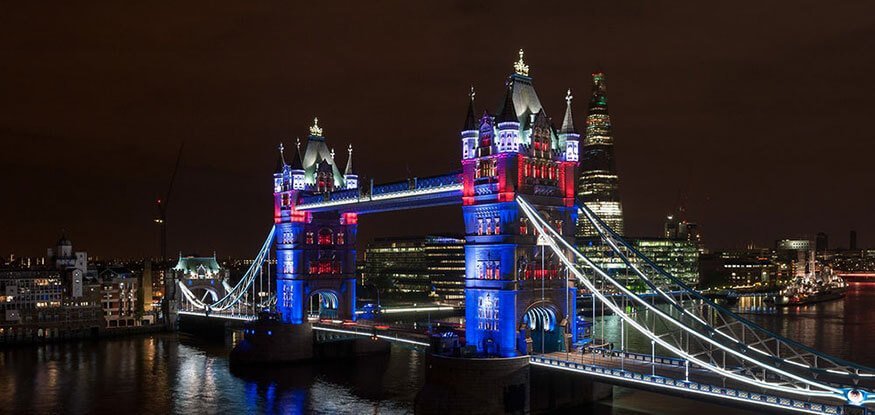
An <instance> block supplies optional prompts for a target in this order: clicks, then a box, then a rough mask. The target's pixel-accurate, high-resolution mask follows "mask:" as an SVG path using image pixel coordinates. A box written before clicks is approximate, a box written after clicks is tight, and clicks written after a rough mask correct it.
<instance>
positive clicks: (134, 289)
mask: <svg viewBox="0 0 875 415" xmlns="http://www.w3.org/2000/svg"><path fill="white" fill-rule="evenodd" d="M98 279H99V281H100V303H101V306H102V308H103V319H104V322H105V326H106V327H108V328H114V327H133V326H140V325H142V324H143V320H142V318H143V317H144V315H143V305H142V304H141V303H140V302H139V301H138V300H139V298H140V296H139V292H140V284H141V281H140V280H139V279H138V278H137V276H136V275H134V272H133V271H131V270H130V269H128V268H125V267H109V268H105V269H103V270H101V271H100V272H99V273H98ZM150 323H154V320H153V319H151V318H147V319H146V324H150Z"/></svg>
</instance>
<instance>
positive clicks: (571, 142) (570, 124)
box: [559, 89, 580, 161]
mask: <svg viewBox="0 0 875 415" xmlns="http://www.w3.org/2000/svg"><path fill="white" fill-rule="evenodd" d="M573 98H574V97H573V96H571V89H568V91H567V92H566V93H565V119H563V120H562V128H561V129H560V130H559V148H560V149H563V148H564V149H565V151H564V153H565V161H579V160H580V156H579V154H580V134H578V133H577V129H575V128H574V118H573V115H572V112H571V100H572V99H573Z"/></svg>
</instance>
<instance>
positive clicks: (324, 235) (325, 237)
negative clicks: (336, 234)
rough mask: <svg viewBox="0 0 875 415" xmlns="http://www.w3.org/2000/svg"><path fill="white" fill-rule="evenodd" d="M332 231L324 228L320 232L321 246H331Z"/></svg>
mask: <svg viewBox="0 0 875 415" xmlns="http://www.w3.org/2000/svg"><path fill="white" fill-rule="evenodd" d="M331 243H332V242H331V229H328V228H322V229H320V230H319V245H331Z"/></svg>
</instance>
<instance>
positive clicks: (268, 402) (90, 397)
mask: <svg viewBox="0 0 875 415" xmlns="http://www.w3.org/2000/svg"><path fill="white" fill-rule="evenodd" d="M872 304H875V285H851V286H850V288H849V291H848V294H847V296H846V298H844V299H842V300H838V301H832V302H828V303H821V304H816V305H812V306H807V307H801V308H791V309H785V310H778V311H777V312H770V313H764V312H760V311H757V310H755V309H753V312H751V313H748V314H745V315H746V316H748V317H749V318H751V319H752V320H754V321H756V322H758V323H760V324H762V325H764V326H766V327H768V328H770V329H772V330H775V331H777V332H778V333H780V334H782V335H784V336H787V337H790V338H793V339H795V340H798V341H801V342H803V343H805V344H807V345H810V346H813V347H815V348H816V349H819V350H822V351H824V352H827V353H830V354H834V355H837V356H839V357H842V358H846V359H849V360H852V361H854V362H857V363H860V364H863V365H866V366H875V348H873V347H871V345H872V344H873V342H875V309H873V307H872ZM740 306H741V307H743V308H746V309H747V308H751V307H749V306H750V305H749V304H745V302H744V300H743V301H742V302H741V304H740ZM751 309H752V308H751ZM606 319H607V321H606V322H605V323H606V324H605V327H606V330H610V329H611V326H612V325H614V323H615V321H612V320H610V319H616V317H615V316H609V317H606ZM629 342H630V344H631V345H634V343H635V342H636V339H635V338H634V337H630V339H629ZM231 343H232V342H230V341H229V342H224V343H223V342H221V341H218V342H216V341H206V340H201V339H198V338H194V337H190V336H187V335H184V334H178V335H177V334H171V333H167V334H156V335H148V336H137V337H129V338H117V339H104V340H100V341H85V342H78V343H63V344H51V345H44V346H36V347H15V348H8V349H4V350H2V351H0V402H3V403H4V405H5V406H4V407H2V408H0V412H4V413H6V412H8V413H36V414H48V413H71V414H85V413H119V412H123V413H176V414H195V413H290V414H296V413H324V414H333V413H349V414H363V413H370V414H403V413H412V412H413V400H414V398H415V396H416V393H417V391H418V390H419V388H420V387H421V386H422V383H423V379H424V373H423V370H424V368H423V361H424V359H423V356H422V354H421V353H419V352H416V351H413V350H409V349H404V348H401V347H393V349H392V353H391V355H383V356H375V357H368V358H363V359H358V360H355V361H345V362H335V363H325V362H320V363H318V364H315V363H314V364H303V365H295V366H286V367H282V366H281V367H272V368H257V369H256V368H252V369H251V370H247V371H243V372H237V371H235V372H231V371H230V370H229V367H228V360H227V355H228V351H229V349H230V347H231ZM703 411H707V412H708V413H709V415H716V414H738V413H746V412H743V411H739V410H737V409H733V408H725V407H720V406H714V405H709V404H703V403H699V402H693V401H688V400H684V399H678V398H670V397H665V396H661V395H655V394H651V393H647V392H640V391H634V390H630V389H624V388H615V390H614V399H613V401H612V402H611V401H609V402H602V403H597V404H594V405H592V406H591V407H587V408H582V410H577V411H575V413H592V414H661V413H672V414H696V415H699V414H701V413H702V412H703Z"/></svg>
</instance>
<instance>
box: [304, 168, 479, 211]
mask: <svg viewBox="0 0 875 415" xmlns="http://www.w3.org/2000/svg"><path fill="white" fill-rule="evenodd" d="M461 203H462V175H461V173H459V172H456V173H450V174H442V175H438V176H430V177H422V178H418V177H413V178H410V179H407V180H402V181H397V182H392V183H385V184H380V185H374V183H373V181H372V182H371V184H370V186H369V187H367V188H364V189H349V190H340V191H336V192H329V193H324V194H318V195H313V196H305V197H303V198H302V200H301V202H300V203H299V204H298V205H297V206H296V207H295V210H297V211H301V212H325V211H338V212H356V213H359V214H363V213H377V212H388V211H393V210H401V209H417V208H424V207H433V206H444V205H458V204H461Z"/></svg>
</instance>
